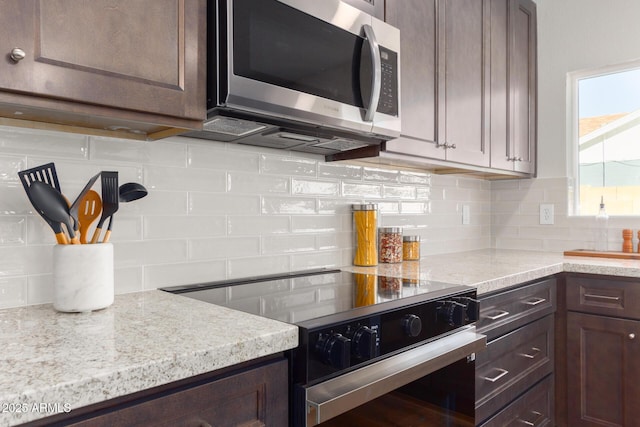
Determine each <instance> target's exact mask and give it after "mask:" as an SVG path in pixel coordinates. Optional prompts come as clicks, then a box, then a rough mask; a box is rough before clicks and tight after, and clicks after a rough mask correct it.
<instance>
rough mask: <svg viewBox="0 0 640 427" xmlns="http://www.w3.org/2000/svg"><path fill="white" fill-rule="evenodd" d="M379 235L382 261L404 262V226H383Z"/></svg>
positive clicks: (379, 230)
mask: <svg viewBox="0 0 640 427" xmlns="http://www.w3.org/2000/svg"><path fill="white" fill-rule="evenodd" d="M378 236H379V237H378V250H379V253H380V255H379V258H380V262H385V263H395V262H402V228H401V227H381V228H380V229H378Z"/></svg>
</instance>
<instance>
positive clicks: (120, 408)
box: [27, 357, 289, 427]
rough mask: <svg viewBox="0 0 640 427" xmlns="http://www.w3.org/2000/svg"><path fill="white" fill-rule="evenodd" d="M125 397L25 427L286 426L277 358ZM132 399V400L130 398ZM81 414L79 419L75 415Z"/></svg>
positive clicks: (282, 373)
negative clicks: (140, 395) (138, 395)
mask: <svg viewBox="0 0 640 427" xmlns="http://www.w3.org/2000/svg"><path fill="white" fill-rule="evenodd" d="M244 366H245V367H243V368H241V369H237V368H236V369H235V370H234V369H231V370H223V371H224V372H225V373H224V374H218V375H216V372H214V373H212V374H213V375H212V374H205V375H204V376H206V378H207V379H202V378H200V377H198V378H195V379H188V380H182V381H180V382H178V383H173V384H168V385H165V386H160V387H158V390H153V391H152V392H148V391H143V392H140V394H143V397H133V398H129V397H128V396H124V397H121V398H117V399H114V400H115V402H110V401H107V402H102V403H98V404H95V405H92V406H89V407H86V408H80V409H78V410H74V411H72V412H70V413H69V414H61V415H56V416H53V417H50V418H44V419H41V420H37V421H34V422H32V423H28V424H27V425H29V426H34V427H35V426H45V425H46V426H48V425H64V426H75V427H111V426H127V427H136V426H138V427H151V426H154V427H156V426H157V427H196V426H198V427H202V426H216V427H232V426H247V427H248V426H251V427H259V426H287V425H288V422H289V413H288V408H289V403H288V402H289V399H288V368H287V361H286V359H283V358H281V357H278V358H276V359H272V360H270V361H267V362H261V363H260V364H258V365H257V366H252V365H246V364H245V365H244ZM134 396H135V395H134ZM78 413H81V414H82V415H77V414H78Z"/></svg>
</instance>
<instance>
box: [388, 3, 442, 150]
mask: <svg viewBox="0 0 640 427" xmlns="http://www.w3.org/2000/svg"><path fill="white" fill-rule="evenodd" d="M437 4H438V2H437V1H436V0H387V3H386V21H387V22H388V23H389V24H391V25H393V26H395V27H397V28H399V29H400V32H401V36H402V37H401V39H400V41H401V46H400V49H401V56H400V58H401V64H400V69H401V72H402V76H401V80H400V84H401V87H400V93H401V97H400V100H401V103H402V104H401V108H400V114H401V117H402V136H401V137H400V138H399V139H396V140H392V141H388V142H387V143H386V150H387V151H391V152H397V153H402V154H409V155H412V156H419V157H428V158H432V159H444V158H445V154H446V151H445V150H444V149H442V148H438V147H436V141H437V134H436V132H437V117H438V116H437V114H436V105H437V104H436V97H437V89H438V74H437V72H436V64H437V61H438V48H437V43H438V28H439V23H438V19H439V17H438V8H437Z"/></svg>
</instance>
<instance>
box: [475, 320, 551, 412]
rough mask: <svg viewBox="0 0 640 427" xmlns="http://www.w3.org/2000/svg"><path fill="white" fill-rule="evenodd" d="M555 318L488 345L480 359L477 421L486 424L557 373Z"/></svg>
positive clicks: (477, 375) (477, 386) (510, 334)
mask: <svg viewBox="0 0 640 427" xmlns="http://www.w3.org/2000/svg"><path fill="white" fill-rule="evenodd" d="M553 331H554V327H553V316H546V317H544V318H542V319H540V320H537V321H535V322H534V323H531V324H529V325H527V326H523V327H522V328H520V329H517V330H515V331H513V332H510V333H508V334H506V335H504V336H502V337H500V338H497V339H495V340H493V341H491V342H489V343H488V344H487V348H486V349H485V350H484V351H481V352H479V353H477V355H476V419H477V420H484V419H486V418H487V417H489V416H491V415H493V414H494V413H495V412H496V411H498V410H499V409H500V408H502V407H504V406H505V405H507V404H508V403H509V402H510V401H511V400H512V399H513V398H514V397H515V396H518V395H519V394H521V393H523V392H524V391H526V390H527V389H528V388H529V387H531V386H532V385H533V384H535V383H536V382H538V381H540V380H541V379H542V378H543V377H545V376H546V375H548V374H550V373H551V372H552V370H553Z"/></svg>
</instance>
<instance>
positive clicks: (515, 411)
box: [481, 375, 554, 427]
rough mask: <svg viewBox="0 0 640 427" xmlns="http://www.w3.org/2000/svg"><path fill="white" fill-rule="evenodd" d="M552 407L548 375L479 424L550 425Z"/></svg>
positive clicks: (483, 426)
mask: <svg viewBox="0 0 640 427" xmlns="http://www.w3.org/2000/svg"><path fill="white" fill-rule="evenodd" d="M553 408H554V399H553V376H552V375H550V376H548V377H546V378H545V379H544V380H542V381H540V382H539V383H538V384H536V385H535V386H533V387H532V388H531V390H529V391H527V392H526V393H525V394H523V395H522V396H520V397H518V398H517V399H516V400H514V401H513V403H511V404H509V405H508V406H507V407H506V408H504V409H503V410H501V411H500V412H499V413H497V414H496V415H495V416H493V417H491V418H490V419H489V420H487V421H486V422H485V423H483V424H481V427H506V426H523V427H524V426H535V427H544V426H551V425H553V411H554V409H553Z"/></svg>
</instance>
